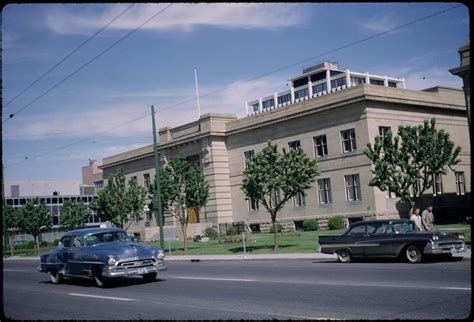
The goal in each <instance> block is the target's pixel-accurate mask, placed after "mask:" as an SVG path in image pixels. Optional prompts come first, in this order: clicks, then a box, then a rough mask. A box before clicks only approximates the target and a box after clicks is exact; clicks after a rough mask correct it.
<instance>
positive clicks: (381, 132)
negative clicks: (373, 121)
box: [379, 126, 392, 139]
mask: <svg viewBox="0 0 474 322" xmlns="http://www.w3.org/2000/svg"><path fill="white" fill-rule="evenodd" d="M391 132H392V129H391V128H390V126H379V136H380V137H382V139H383V138H384V137H385V135H387V133H391Z"/></svg>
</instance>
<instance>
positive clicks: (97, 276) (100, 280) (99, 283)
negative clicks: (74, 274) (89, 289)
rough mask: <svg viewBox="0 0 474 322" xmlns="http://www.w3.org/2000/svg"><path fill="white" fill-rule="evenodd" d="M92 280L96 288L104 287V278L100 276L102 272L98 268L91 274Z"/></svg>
mask: <svg viewBox="0 0 474 322" xmlns="http://www.w3.org/2000/svg"><path fill="white" fill-rule="evenodd" d="M92 279H93V280H94V283H95V285H96V286H97V287H104V286H105V278H104V277H103V276H102V272H101V271H100V268H96V269H94V271H93V273H92Z"/></svg>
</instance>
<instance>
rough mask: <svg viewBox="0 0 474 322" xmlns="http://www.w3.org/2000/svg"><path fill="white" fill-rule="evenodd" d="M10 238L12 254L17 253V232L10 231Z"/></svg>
mask: <svg viewBox="0 0 474 322" xmlns="http://www.w3.org/2000/svg"><path fill="white" fill-rule="evenodd" d="M8 238H9V241H10V256H13V255H14V253H15V232H9V233H8Z"/></svg>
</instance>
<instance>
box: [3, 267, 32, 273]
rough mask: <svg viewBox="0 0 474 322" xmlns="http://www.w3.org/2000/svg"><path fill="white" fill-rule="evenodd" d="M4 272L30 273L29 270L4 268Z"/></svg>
mask: <svg viewBox="0 0 474 322" xmlns="http://www.w3.org/2000/svg"><path fill="white" fill-rule="evenodd" d="M3 271H4V272H31V271H32V270H31V269H13V268H4V269H3Z"/></svg>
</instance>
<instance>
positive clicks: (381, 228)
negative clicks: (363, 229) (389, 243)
mask: <svg viewBox="0 0 474 322" xmlns="http://www.w3.org/2000/svg"><path fill="white" fill-rule="evenodd" d="M386 229H387V224H386V223H372V224H367V234H369V235H380V234H385V231H386Z"/></svg>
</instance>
